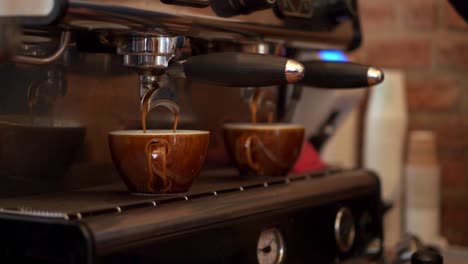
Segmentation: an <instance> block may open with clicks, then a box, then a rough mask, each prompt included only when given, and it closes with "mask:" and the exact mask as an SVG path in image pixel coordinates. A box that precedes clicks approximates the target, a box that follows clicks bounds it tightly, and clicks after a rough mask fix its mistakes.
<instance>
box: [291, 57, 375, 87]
mask: <svg viewBox="0 0 468 264" xmlns="http://www.w3.org/2000/svg"><path fill="white" fill-rule="evenodd" d="M302 64H303V65H304V67H305V75H304V78H303V79H302V80H301V81H300V82H299V83H298V84H301V85H305V86H313V87H316V88H326V89H354V88H363V87H369V86H372V85H376V84H378V83H380V82H382V81H383V80H384V73H383V71H382V70H380V69H377V68H374V67H371V66H368V65H363V64H357V63H352V62H330V61H318V60H317V61H306V62H302Z"/></svg>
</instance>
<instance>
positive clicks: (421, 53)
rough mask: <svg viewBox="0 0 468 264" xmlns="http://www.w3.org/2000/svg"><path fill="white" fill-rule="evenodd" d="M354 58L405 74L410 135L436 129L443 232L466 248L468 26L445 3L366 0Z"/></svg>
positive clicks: (467, 203)
mask: <svg viewBox="0 0 468 264" xmlns="http://www.w3.org/2000/svg"><path fill="white" fill-rule="evenodd" d="M359 4H360V12H361V17H362V26H363V31H364V33H363V36H364V40H363V45H362V47H361V48H360V49H358V51H357V52H355V53H352V54H351V55H350V56H351V57H352V59H353V60H356V61H359V62H363V63H368V64H370V65H376V66H379V67H383V68H385V69H399V70H401V71H402V72H403V73H404V76H405V83H404V86H405V90H406V102H407V113H408V115H407V125H408V130H409V131H411V130H432V131H434V132H435V134H436V137H437V142H436V154H437V157H438V161H439V164H440V168H441V178H440V180H441V187H440V195H441V201H440V205H441V219H440V227H441V230H440V231H441V234H442V235H443V236H444V237H445V238H446V239H447V240H448V242H449V243H450V244H455V245H461V246H465V247H467V246H468V225H467V223H468V182H467V164H468V84H467V83H468V75H467V70H468V24H467V23H466V22H464V21H463V19H462V18H461V17H460V16H459V15H458V14H457V13H456V12H455V11H454V9H453V8H452V7H451V6H450V4H449V3H448V1H437V0H407V1H393V0H361V1H360V2H359Z"/></svg>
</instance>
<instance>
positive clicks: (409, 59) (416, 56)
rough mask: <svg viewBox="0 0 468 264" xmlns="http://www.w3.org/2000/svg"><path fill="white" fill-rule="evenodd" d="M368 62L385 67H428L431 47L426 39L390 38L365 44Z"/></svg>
mask: <svg viewBox="0 0 468 264" xmlns="http://www.w3.org/2000/svg"><path fill="white" fill-rule="evenodd" d="M363 48H364V49H366V51H367V62H368V63H370V64H373V65H377V66H384V67H428V66H429V65H430V63H431V57H430V52H431V45H430V41H429V40H428V39H425V38H403V39H399V38H388V39H379V40H368V41H367V42H366V43H364V47H363Z"/></svg>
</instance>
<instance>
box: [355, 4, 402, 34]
mask: <svg viewBox="0 0 468 264" xmlns="http://www.w3.org/2000/svg"><path fill="white" fill-rule="evenodd" d="M359 15H360V18H361V25H362V27H363V30H364V34H366V33H380V32H383V31H382V28H386V29H388V28H389V27H396V15H395V7H394V3H393V1H379V2H377V1H361V2H359ZM383 33H385V32H383Z"/></svg>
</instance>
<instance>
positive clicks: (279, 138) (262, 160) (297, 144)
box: [224, 123, 304, 176]
mask: <svg viewBox="0 0 468 264" xmlns="http://www.w3.org/2000/svg"><path fill="white" fill-rule="evenodd" d="M224 139H225V143H226V148H227V151H228V153H229V155H230V156H231V158H232V159H233V160H234V161H235V163H236V165H237V168H238V169H239V172H240V173H241V175H259V176H281V175H286V174H287V173H288V172H289V171H290V170H291V168H292V166H294V163H295V162H296V160H297V158H298V157H299V154H300V152H301V149H302V144H303V142H304V127H303V126H301V125H296V124H283V123H273V124H255V125H254V124H248V123H232V124H225V125H224Z"/></svg>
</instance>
